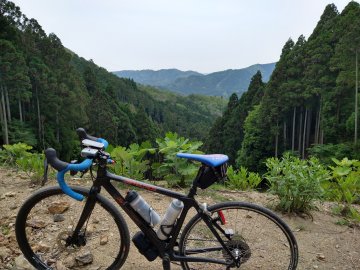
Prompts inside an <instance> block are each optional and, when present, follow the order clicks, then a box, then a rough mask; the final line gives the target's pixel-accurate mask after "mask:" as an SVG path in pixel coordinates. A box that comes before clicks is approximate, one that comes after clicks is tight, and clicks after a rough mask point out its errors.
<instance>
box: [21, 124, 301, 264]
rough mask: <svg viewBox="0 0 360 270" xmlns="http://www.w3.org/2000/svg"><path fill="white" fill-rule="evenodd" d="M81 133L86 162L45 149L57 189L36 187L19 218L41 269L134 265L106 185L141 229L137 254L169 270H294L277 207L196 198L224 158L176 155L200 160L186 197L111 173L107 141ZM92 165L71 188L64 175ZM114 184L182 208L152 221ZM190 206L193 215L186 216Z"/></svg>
mask: <svg viewBox="0 0 360 270" xmlns="http://www.w3.org/2000/svg"><path fill="white" fill-rule="evenodd" d="M77 133H78V135H79V137H80V139H81V140H82V145H83V146H84V149H83V150H82V151H81V155H82V156H83V157H85V158H86V159H85V160H84V161H83V162H81V163H79V164H73V163H70V164H69V163H66V162H64V161H61V160H59V159H58V158H57V156H56V151H55V150H54V149H52V148H49V149H47V150H46V151H45V156H46V161H47V163H48V164H50V165H51V166H52V167H53V168H55V169H56V170H57V171H58V173H57V180H58V182H59V186H56V187H45V188H42V189H39V190H38V191H37V192H35V193H34V194H33V195H31V196H30V197H29V198H28V199H27V200H26V201H25V202H24V204H23V205H22V207H21V208H20V210H19V213H18V215H17V219H16V224H15V229H16V238H17V241H18V244H19V247H20V249H21V251H22V252H23V254H24V256H25V258H26V259H27V260H28V261H29V262H30V263H31V264H32V265H33V266H34V267H35V268H36V269H58V270H62V269H93V270H94V269H120V268H121V267H122V266H124V267H125V268H127V269H129V266H126V264H125V265H124V263H125V260H126V258H127V256H128V253H129V248H130V234H129V230H128V227H127V224H126V222H125V220H124V218H123V216H122V214H121V213H120V212H119V210H118V208H116V207H115V206H114V204H113V202H112V201H110V200H109V199H108V198H106V197H104V196H103V195H101V194H100V191H101V190H102V189H105V190H106V191H107V192H108V194H109V195H110V196H111V197H112V198H113V199H114V201H115V202H116V203H117V204H118V205H119V206H120V207H121V208H122V209H123V211H124V212H125V213H126V214H127V215H128V216H129V217H130V219H131V220H132V221H133V222H134V223H135V224H136V225H137V227H138V228H139V229H140V230H139V231H138V232H137V233H135V234H132V241H133V242H134V244H135V246H136V248H137V249H138V250H139V252H140V253H141V254H142V255H144V256H145V257H146V258H147V259H148V260H149V261H153V260H155V259H156V258H160V259H161V260H162V266H163V268H164V269H165V270H169V269H170V267H171V265H172V263H174V264H178V265H180V266H181V267H182V269H232V268H238V269H296V266H297V262H298V246H297V243H296V240H295V237H294V235H293V233H292V232H291V230H290V228H289V227H288V226H287V225H286V224H285V223H284V221H282V220H281V219H280V218H279V217H278V216H277V215H275V214H274V213H273V212H271V211H270V210H268V209H266V208H264V207H261V206H258V205H254V204H251V203H247V202H240V201H239V202H235V201H229V202H222V203H218V204H214V205H211V206H207V204H206V203H200V202H198V201H197V200H196V199H195V196H196V195H197V189H198V188H201V189H206V188H208V187H209V186H210V185H211V184H213V183H215V182H217V181H220V180H221V179H223V178H224V177H225V176H226V162H227V160H228V157H227V156H226V155H219V154H217V155H196V154H187V153H179V154H178V157H179V158H187V159H190V160H195V161H198V162H199V163H201V166H200V167H199V171H198V173H197V176H196V177H195V179H194V181H193V182H192V186H191V187H190V189H189V191H188V193H187V194H182V193H178V192H175V191H172V190H169V189H166V188H163V187H159V186H155V185H152V184H148V183H144V182H140V181H137V180H133V179H130V178H127V177H123V176H119V175H115V174H113V173H111V172H110V171H108V169H107V167H108V164H109V163H112V160H111V157H110V155H109V153H107V152H105V149H106V147H107V146H108V142H107V141H106V140H105V139H101V138H96V137H93V136H90V135H88V134H87V133H86V131H85V130H84V129H82V128H79V129H77ZM46 167H47V166H46ZM88 169H90V171H91V175H92V180H93V182H92V186H91V188H90V189H86V188H83V187H79V186H70V187H69V186H68V185H67V184H66V182H65V181H64V175H65V173H66V172H68V171H71V173H72V174H73V172H78V171H81V172H84V171H86V170H88ZM46 171H47V170H46ZM94 171H96V173H95V172H94ZM46 174H47V173H46ZM95 174H96V177H94V175H95ZM114 182H115V183H122V184H125V185H128V186H133V187H134V188H135V189H136V190H138V191H139V190H146V191H150V192H154V193H158V194H161V195H164V196H165V197H169V198H173V199H174V200H177V202H178V203H179V202H180V204H181V207H180V208H179V209H180V212H179V211H178V213H177V214H176V216H175V220H173V224H163V223H164V222H163V221H162V222H161V224H162V225H160V226H158V225H156V226H155V223H157V221H158V217H156V214H155V216H154V217H155V218H151V215H152V214H153V213H154V210H153V209H152V208H151V207H149V205H148V204H146V203H145V204H142V206H145V208H144V207H143V208H142V209H139V208H136V207H134V206H133V203H132V202H131V200H130V199H129V198H130V197H131V196H132V195H131V194H133V193H134V192H133V191H130V192H127V194H126V195H125V194H121V192H123V191H119V190H118V189H117V188H115V187H114V185H113V183H114ZM124 192H125V191H124ZM133 195H134V194H133ZM164 201H166V200H164ZM142 202H144V201H142ZM144 209H145V212H144V211H143V210H144ZM169 209H170V208H169ZM190 209H191V211H194V210H195V214H194V216H193V217H192V218H191V219H190V220H189V219H188V218H186V217H187V215H188V214H190V213H191V212H189V211H190ZM144 214H145V216H144ZM147 214H149V215H148V216H146V215H147ZM149 217H150V218H149ZM155 219H157V220H155ZM164 220H165V217H164ZM159 231H161V233H160V234H159ZM161 234H162V236H163V237H162V238H161V237H160V236H159V235H161ZM164 236H165V238H164ZM130 269H131V267H130Z"/></svg>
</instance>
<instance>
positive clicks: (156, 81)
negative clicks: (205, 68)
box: [113, 68, 203, 87]
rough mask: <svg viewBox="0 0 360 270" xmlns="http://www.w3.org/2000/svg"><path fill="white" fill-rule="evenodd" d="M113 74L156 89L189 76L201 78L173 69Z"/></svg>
mask: <svg viewBox="0 0 360 270" xmlns="http://www.w3.org/2000/svg"><path fill="white" fill-rule="evenodd" d="M113 73H114V74H115V75H117V76H119V77H121V78H131V79H133V80H134V81H135V82H137V83H140V84H144V85H151V86H158V87H159V86H160V87H166V86H168V85H169V84H171V83H173V82H174V81H175V80H177V79H179V78H185V77H189V76H203V74H201V73H199V72H195V71H191V70H190V71H181V70H178V69H175V68H173V69H160V70H151V69H144V70H121V71H114V72H113Z"/></svg>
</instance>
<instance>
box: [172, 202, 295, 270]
mask: <svg viewBox="0 0 360 270" xmlns="http://www.w3.org/2000/svg"><path fill="white" fill-rule="evenodd" d="M220 210H221V211H222V214H224V217H225V219H226V221H227V223H226V224H224V225H222V224H221V218H220V215H219V214H216V213H219V211H220ZM208 211H209V212H210V213H211V217H212V219H213V220H215V219H216V220H217V224H219V226H221V228H222V229H228V233H229V232H231V231H230V230H229V229H232V230H233V234H232V237H231V239H230V240H228V239H227V238H226V237H225V236H224V234H222V237H221V238H222V239H223V240H224V242H225V244H226V246H227V247H228V248H229V249H230V250H231V253H232V254H233V256H234V257H236V258H238V261H239V264H240V265H236V264H235V263H234V261H233V260H231V259H230V258H229V257H230V256H229V254H228V253H227V252H226V250H225V249H224V248H223V247H222V246H221V244H220V242H219V241H218V240H217V239H216V238H215V236H214V234H213V233H212V232H211V231H210V229H209V227H208V226H207V225H206V223H205V222H204V221H203V220H202V218H201V217H200V214H197V215H195V216H194V217H193V218H192V219H191V220H190V221H189V222H188V223H187V225H186V226H185V228H184V230H183V232H182V234H181V237H180V241H179V252H180V255H182V256H190V257H191V256H194V257H202V258H211V259H218V260H219V261H222V263H223V264H216V263H209V262H206V263H204V262H196V263H195V262H185V261H183V262H181V265H182V268H183V269H185V270H190V269H209V270H213V269H229V268H237V267H238V268H240V269H289V270H290V269H291V270H293V269H296V266H297V262H298V246H297V243H296V239H295V237H294V235H293V233H292V232H291V230H290V228H289V227H288V226H287V225H286V224H285V222H284V221H282V220H281V219H280V218H279V217H278V216H277V215H275V214H274V213H273V212H271V211H270V210H268V209H266V208H264V207H261V206H258V205H254V204H250V203H246V202H224V203H219V204H215V205H213V206H210V207H209V208H208ZM234 219H236V220H234ZM237 219H238V220H237ZM275 229H276V230H275ZM216 230H217V232H220V231H219V230H218V229H216ZM219 234H220V233H219ZM228 235H231V233H229V234H228ZM224 264H227V265H224ZM240 266H241V267H240Z"/></svg>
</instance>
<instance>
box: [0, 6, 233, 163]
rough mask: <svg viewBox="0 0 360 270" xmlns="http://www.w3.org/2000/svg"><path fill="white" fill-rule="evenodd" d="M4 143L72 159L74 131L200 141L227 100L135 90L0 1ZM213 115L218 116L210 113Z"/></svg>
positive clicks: (124, 139) (119, 141)
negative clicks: (173, 136)
mask: <svg viewBox="0 0 360 270" xmlns="http://www.w3.org/2000/svg"><path fill="white" fill-rule="evenodd" d="M0 91H1V93H0V104H1V106H0V118H1V139H0V143H1V144H13V143H16V142H20V141H21V142H24V143H27V144H28V145H31V146H33V147H34V149H35V150H37V151H42V150H43V149H45V148H47V147H49V146H52V147H54V148H56V149H57V150H58V152H59V153H60V156H61V157H62V158H63V159H66V160H69V159H70V158H71V157H73V156H74V155H76V154H77V153H78V152H77V150H78V149H77V147H78V140H77V136H76V133H75V129H76V128H77V127H80V126H81V127H85V128H86V129H87V130H88V131H89V132H90V134H94V135H96V136H99V137H104V138H107V139H108V140H109V141H110V142H111V143H112V144H114V145H123V146H128V145H130V144H131V143H141V142H143V141H146V140H150V141H153V142H155V138H157V137H158V136H162V135H164V134H165V133H166V132H167V131H173V132H177V133H179V134H181V135H182V136H186V137H190V138H193V139H200V140H204V139H205V137H206V136H207V132H208V127H209V126H211V125H212V124H213V122H214V120H215V118H216V117H219V116H220V115H221V114H222V111H223V108H225V107H226V101H225V100H223V99H221V98H205V97H201V96H198V95H191V96H188V97H184V96H179V95H169V94H167V93H165V92H161V91H156V90H154V89H151V88H139V87H138V85H136V83H135V82H134V81H132V80H128V79H121V78H118V77H117V76H116V75H114V74H112V73H110V72H108V71H107V70H105V69H104V68H101V67H99V66H97V65H96V64H95V63H94V62H93V61H92V60H90V61H87V60H85V59H84V58H82V57H79V56H78V55H76V54H75V53H74V52H72V51H71V50H69V49H68V48H65V47H64V46H63V45H62V43H61V40H60V39H59V38H58V37H57V36H56V35H55V34H54V33H50V34H49V35H47V34H46V33H45V32H44V30H43V29H42V28H41V25H40V24H39V23H38V22H37V21H36V20H35V19H29V18H27V17H26V15H24V14H23V13H22V12H21V10H20V7H18V6H16V5H15V4H14V3H12V2H10V1H7V0H1V1H0ZM214 108H215V109H214Z"/></svg>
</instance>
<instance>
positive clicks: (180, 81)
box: [114, 63, 275, 97]
mask: <svg viewBox="0 0 360 270" xmlns="http://www.w3.org/2000/svg"><path fill="white" fill-rule="evenodd" d="M274 68H275V63H270V64H256V65H252V66H249V67H247V68H242V69H229V70H225V71H219V72H214V73H210V74H207V75H203V74H200V73H197V72H194V71H187V72H183V71H179V70H176V69H169V70H159V71H152V70H141V71H116V72H114V73H115V74H116V75H118V76H119V77H125V78H132V79H133V80H134V81H136V82H138V83H141V84H146V85H152V86H161V87H163V88H166V89H169V90H171V91H174V92H177V93H180V94H185V95H189V94H203V95H208V96H223V97H229V96H230V95H231V94H232V93H237V94H238V95H241V94H242V93H243V92H245V91H246V90H247V88H248V86H249V83H250V80H251V78H252V76H254V75H255V73H256V72H257V71H258V70H260V72H261V74H262V77H263V80H264V81H265V82H267V81H268V80H269V79H270V76H271V73H272V71H273V70H274Z"/></svg>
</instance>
